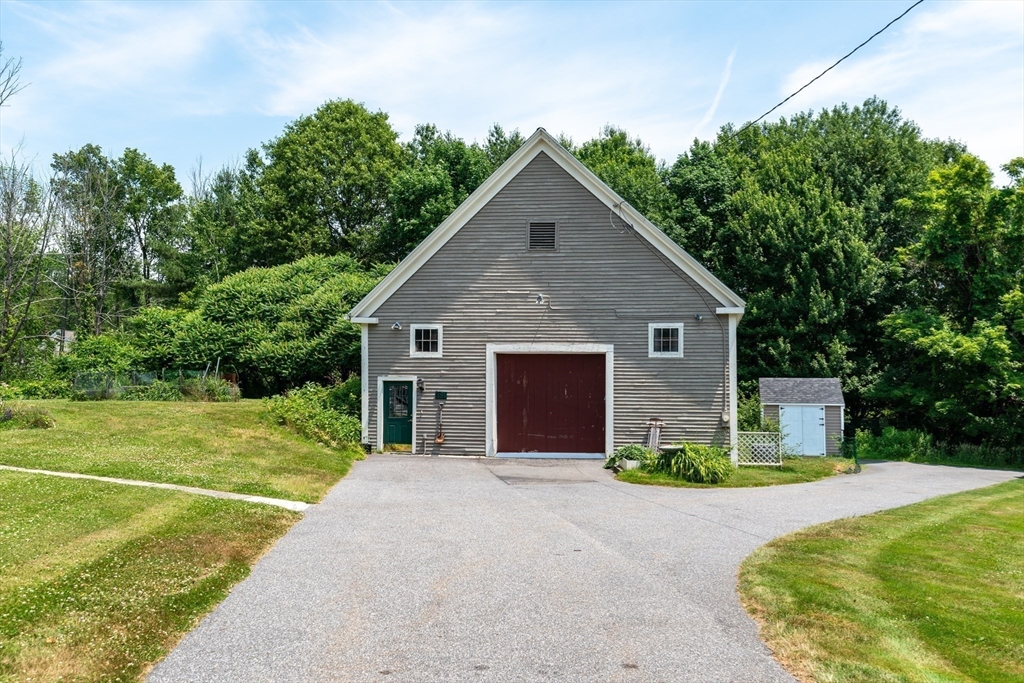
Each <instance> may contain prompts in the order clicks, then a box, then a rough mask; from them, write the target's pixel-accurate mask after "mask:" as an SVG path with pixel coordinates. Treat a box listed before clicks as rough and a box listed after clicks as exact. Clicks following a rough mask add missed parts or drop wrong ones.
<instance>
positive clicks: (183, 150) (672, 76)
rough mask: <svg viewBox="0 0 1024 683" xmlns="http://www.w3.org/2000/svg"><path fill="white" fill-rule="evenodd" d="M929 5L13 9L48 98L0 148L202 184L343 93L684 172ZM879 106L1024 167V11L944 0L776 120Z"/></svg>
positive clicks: (470, 126)
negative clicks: (124, 158) (613, 144)
mask: <svg viewBox="0 0 1024 683" xmlns="http://www.w3.org/2000/svg"><path fill="white" fill-rule="evenodd" d="M909 5H910V0H903V1H900V2H828V3H810V2H779V3H775V2H752V3H746V2H734V3H729V2H716V3H702V2H688V3H668V2H660V3H628V4H620V3H612V2H608V3H597V4H588V3H487V4H479V3H458V4H453V3H440V4H428V3H416V4H405V3H394V2H391V3H365V4H360V3H339V4H333V3H325V2H289V3H249V2H219V3H217V2H215V3H158V2H148V3H117V2H104V3H75V4H65V3H57V2H47V3H30V2H20V1H12V0H0V39H2V40H3V43H4V48H5V49H4V51H5V53H6V55H10V56H18V57H21V58H22V59H23V64H24V66H23V74H22V75H23V81H25V82H28V83H29V85H28V87H27V88H26V89H25V90H24V91H23V92H21V93H19V94H18V95H15V96H14V97H13V98H12V99H11V100H10V101H9V103H8V104H9V106H5V107H4V108H3V109H2V110H0V151H2V152H3V153H4V154H5V155H9V154H10V151H11V149H12V148H13V147H16V146H20V149H21V153H22V154H23V155H25V156H26V157H27V158H28V159H30V160H33V161H34V162H35V163H36V164H37V166H39V168H40V169H43V168H44V167H45V166H46V164H48V163H49V159H50V156H51V155H52V154H53V153H54V152H63V151H67V150H68V149H72V148H78V147H80V146H81V145H83V144H85V143H88V142H92V143H96V144H99V145H101V146H102V147H103V148H104V149H105V150H107V151H108V153H112V154H120V152H121V151H123V149H124V148H125V147H136V148H138V149H140V150H141V151H143V152H145V153H146V154H148V155H149V156H150V157H151V158H153V159H154V160H156V161H158V162H167V163H170V164H172V165H173V166H174V167H175V168H176V169H177V172H178V176H179V178H180V179H181V180H182V181H183V182H186V179H187V177H188V173H189V169H190V168H192V167H194V166H195V164H196V162H197V160H198V159H200V158H202V160H203V167H204V169H206V170H207V171H209V170H213V169H215V168H217V167H220V166H221V165H224V164H231V163H234V162H237V160H239V159H240V158H241V157H242V155H243V154H244V153H245V150H246V149H248V148H251V147H256V146H258V145H259V144H260V143H262V142H265V141H267V140H269V139H271V138H273V137H275V136H276V135H278V134H279V133H280V132H281V130H282V128H283V127H284V125H285V124H286V123H287V122H288V121H290V120H292V119H294V118H295V117H297V116H300V115H302V114H309V113H311V112H313V111H314V110H315V109H316V107H317V106H318V105H319V104H321V103H322V102H324V101H325V100H328V99H333V98H352V99H355V100H357V101H361V102H364V103H365V104H366V105H367V106H368V107H370V108H371V109H382V110H384V111H386V112H388V113H389V114H390V116H391V121H392V123H393V125H394V126H395V128H396V129H397V130H398V131H399V133H400V134H401V135H402V137H403V139H408V138H409V136H410V135H411V134H412V131H413V126H414V125H415V124H417V123H424V122H432V123H436V124H437V125H438V126H439V127H441V128H442V129H449V130H451V131H452V132H454V133H455V134H457V135H459V136H461V137H463V138H466V139H467V140H473V139H476V140H482V139H483V138H484V136H485V135H486V132H487V129H488V127H489V126H490V125H491V124H492V123H494V122H498V123H501V124H502V125H503V126H505V127H506V128H519V129H520V130H521V131H523V132H524V133H527V134H528V133H530V132H532V131H533V130H534V129H535V128H536V127H537V126H544V127H545V128H547V129H548V130H549V131H551V132H553V133H566V134H568V135H570V136H571V137H572V138H573V139H574V140H576V141H583V140H586V139H588V138H591V137H593V136H595V135H596V134H597V133H598V132H599V131H600V129H601V127H602V126H604V125H605V124H608V123H611V124H615V125H618V126H621V127H624V128H626V129H627V130H628V131H630V133H632V134H633V135H637V136H639V137H640V138H642V139H643V140H644V142H646V143H647V144H648V145H650V147H651V149H652V151H653V152H654V153H655V154H657V155H658V156H659V157H660V158H663V159H666V160H669V161H672V160H674V159H675V158H676V156H677V155H678V154H679V153H680V152H683V151H684V150H685V149H686V148H687V147H688V146H689V145H690V143H691V142H692V140H693V139H694V138H695V137H699V138H710V137H713V135H714V133H715V131H716V130H717V128H718V127H719V126H720V125H722V124H724V123H727V122H739V123H741V122H743V121H746V120H749V119H751V118H754V117H756V116H758V115H760V114H761V113H762V112H764V111H765V110H766V109H768V108H769V107H771V106H772V105H774V104H775V103H777V102H778V101H779V100H781V99H782V98H783V97H784V96H785V95H788V94H789V93H790V92H792V91H793V90H795V89H796V88H797V87H799V86H800V85H802V84H803V83H804V82H806V81H807V80H809V79H810V78H811V77H812V76H813V75H815V74H817V73H818V72H819V71H821V70H822V69H823V68H824V67H825V66H827V65H828V64H830V63H831V62H832V61H834V60H835V59H837V58H838V57H840V56H842V55H843V54H845V53H846V52H847V51H849V50H850V49H851V48H852V47H853V46H855V45H857V44H858V43H860V42H861V41H862V40H863V39H865V38H866V37H867V36H869V35H870V34H871V33H873V32H874V31H876V30H877V29H878V28H880V27H881V26H883V25H884V24H885V23H886V22H888V21H889V20H890V19H892V18H893V17H895V16H896V15H897V14H899V13H900V12H902V11H903V9H905V8H906V7H907V6H909ZM871 95H879V96H881V97H883V98H885V99H887V100H888V101H889V102H891V103H892V104H895V105H897V106H899V107H900V108H901V109H902V110H903V112H904V113H905V115H906V116H908V117H909V118H912V119H914V120H915V121H917V122H918V124H919V125H920V126H921V128H922V129H923V130H924V133H925V134H926V135H928V136H932V137H940V138H947V137H954V138H957V139H960V140H962V141H964V142H965V143H966V144H967V145H968V147H969V148H970V149H971V151H973V152H974V153H976V154H978V155H979V156H981V157H982V158H983V159H985V161H987V162H988V163H989V164H990V165H991V166H992V167H993V169H994V170H995V167H997V166H998V165H1000V164H1003V163H1005V162H1006V161H1007V160H1009V159H1010V158H1012V157H1014V156H1021V155H1024V2H1017V1H1003V2H970V3H968V2H939V1H937V0H929V1H928V2H925V3H924V4H922V5H921V6H920V7H918V8H916V9H915V10H914V11H912V12H911V13H910V14H909V15H907V17H905V18H904V19H903V20H902V21H901V22H899V23H897V24H896V25H894V26H893V27H892V28H890V29H889V31H888V32H886V33H885V34H883V35H882V36H880V37H879V38H876V39H875V41H873V42H872V43H871V44H870V45H868V46H867V47H865V48H864V49H862V50H861V51H860V52H858V53H857V54H856V55H854V57H852V58H851V59H850V60H848V61H847V62H845V63H844V64H842V65H841V66H840V67H838V68H837V69H835V70H834V71H832V72H831V73H829V74H828V75H827V76H826V77H825V78H823V79H822V80H821V81H819V82H817V83H815V84H814V85H813V86H811V88H809V89H808V90H806V91H804V92H803V93H801V94H800V95H799V96H798V97H797V98H795V99H794V100H792V101H791V102H790V103H789V104H788V105H787V106H786V107H784V108H783V109H780V110H779V111H777V112H775V114H773V115H772V117H773V118H777V117H778V116H780V115H787V114H791V113H793V112H795V111H800V110H807V109H811V108H813V109H820V108H821V107H825V106H832V105H834V104H837V103H839V102H842V101H847V102H850V103H859V102H861V101H863V100H864V99H865V98H867V97H869V96H871Z"/></svg>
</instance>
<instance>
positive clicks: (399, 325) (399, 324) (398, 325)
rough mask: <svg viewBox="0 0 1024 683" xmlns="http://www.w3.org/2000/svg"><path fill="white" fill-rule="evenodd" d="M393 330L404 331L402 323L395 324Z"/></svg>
mask: <svg viewBox="0 0 1024 683" xmlns="http://www.w3.org/2000/svg"><path fill="white" fill-rule="evenodd" d="M391 329H393V330H400V329H402V323H395V324H394V325H392V326H391Z"/></svg>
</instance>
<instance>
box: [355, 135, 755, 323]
mask: <svg viewBox="0 0 1024 683" xmlns="http://www.w3.org/2000/svg"><path fill="white" fill-rule="evenodd" d="M542 152H543V153H545V154H547V155H548V157H550V158H551V159H552V160H553V161H554V162H555V163H557V164H558V165H559V166H561V167H562V168H563V169H564V170H565V171H566V172H567V173H568V174H569V175H571V176H572V177H573V178H575V179H576V180H577V181H578V182H579V183H580V184H581V185H583V186H584V187H585V188H587V189H588V190H589V191H590V192H591V194H593V195H594V196H595V197H597V198H598V199H599V200H600V201H602V202H603V203H604V204H605V205H606V206H608V208H609V209H613V210H615V211H617V212H618V213H619V215H620V216H622V217H623V219H624V220H626V221H628V222H629V223H631V224H632V225H633V228H634V229H635V230H636V231H637V233H639V235H640V237H641V238H643V239H646V240H647V241H648V242H649V243H650V244H651V245H653V246H654V247H655V248H656V249H657V250H658V251H660V252H661V253H662V254H663V255H664V256H665V257H666V258H668V259H669V261H671V262H672V263H673V264H674V265H675V266H676V267H677V268H679V269H680V270H681V271H682V272H684V273H686V274H687V275H689V276H690V277H691V278H693V280H694V281H695V282H697V283H698V284H699V285H701V286H702V287H703V288H704V289H705V290H706V291H707V292H708V293H710V294H711V295H712V296H713V297H714V298H715V299H717V300H718V301H719V302H720V303H721V304H723V305H724V306H728V307H742V306H744V305H745V303H744V301H743V299H741V298H740V297H739V296H738V295H737V294H736V293H735V292H733V291H732V290H731V289H729V288H728V287H726V286H725V284H724V283H723V282H722V281H721V280H719V279H718V278H716V277H715V276H714V275H712V274H711V272H710V271H709V270H708V269H707V268H705V267H704V266H703V265H701V264H700V263H699V262H698V261H697V260H696V259H695V258H693V257H692V256H690V255H689V254H688V253H686V251H685V250H683V248H682V247H680V246H679V245H678V244H676V243H675V242H673V241H672V240H670V239H669V238H668V237H667V236H666V235H665V233H663V232H662V231H661V230H660V229H658V227H657V226H655V225H654V224H653V223H651V222H650V221H649V220H647V218H645V217H644V216H642V215H641V214H640V213H639V212H638V211H637V210H636V209H634V208H633V207H631V206H630V205H629V204H628V203H626V201H625V200H624V199H623V198H622V197H620V196H619V195H618V194H616V193H615V191H614V190H612V189H611V188H610V187H608V186H607V185H606V184H604V183H603V182H602V181H601V180H600V179H599V178H598V177H597V176H596V175H594V174H593V173H592V172H591V171H590V170H589V169H588V168H587V167H585V166H584V165H583V164H582V163H580V162H579V160H578V159H576V157H574V156H573V155H572V154H570V153H569V152H568V151H566V150H565V149H564V148H563V147H562V146H561V145H560V144H558V141H557V140H555V139H554V138H553V137H551V135H550V134H549V133H548V132H547V131H546V130H544V129H543V128H538V129H537V131H536V132H535V133H534V134H533V135H531V136H530V138H529V139H528V140H527V141H526V142H525V143H523V146H522V147H520V148H519V149H518V150H516V152H515V153H514V154H513V155H512V156H511V157H509V158H508V160H507V161H506V162H505V163H504V164H502V165H501V166H500V167H499V168H498V170H496V171H495V172H494V173H492V174H491V175H490V177H489V178H487V180H485V181H484V182H483V183H482V184H481V185H480V187H478V188H477V189H476V190H475V191H474V192H473V194H471V195H470V196H469V197H468V198H467V199H466V201H464V202H463V203H462V204H460V205H459V206H458V208H456V209H455V211H453V212H452V213H451V215H449V216H448V218H446V219H445V220H444V221H443V222H442V223H441V224H440V225H439V226H437V228H435V229H434V231H433V232H431V233H430V234H429V235H428V236H427V238H426V239H424V240H423V241H422V242H420V244H419V246H417V247H416V248H415V249H413V250H412V252H411V253H410V254H409V255H408V256H406V257H405V259H404V260H403V261H402V262H401V263H399V264H398V266H397V267H395V269H394V270H392V271H391V272H390V273H388V275H387V277H385V278H384V279H383V280H381V281H380V282H379V283H378V284H377V286H376V287H374V288H373V290H372V291H371V292H370V293H369V294H367V295H366V296H365V297H364V298H363V300H362V301H360V302H359V303H358V304H356V306H355V308H353V309H352V311H351V312H350V315H351V317H352V318H359V317H361V316H368V315H372V314H373V313H374V312H375V311H376V310H377V309H378V308H379V307H380V305H381V304H383V303H384V302H385V301H387V299H388V298H389V297H390V296H391V295H392V294H394V293H395V292H396V291H397V290H398V288H399V287H401V286H402V285H403V284H405V283H406V282H407V281H408V280H409V278H410V277H412V275H413V274H414V273H415V272H416V271H417V270H419V269H420V268H421V267H422V266H423V265H424V264H425V263H426V262H427V261H428V260H430V258H431V257H432V256H433V255H434V254H436V253H437V252H438V251H439V250H440V249H441V247H443V246H444V245H445V243H447V242H448V240H449V239H451V238H452V237H453V236H454V235H455V234H456V233H457V232H458V231H459V230H461V229H462V226H464V225H465V224H466V223H468V222H469V220H470V219H471V218H473V216H475V215H476V214H477V212H478V211H480V209H482V208H483V207H484V205H486V204H487V202H489V201H490V200H491V199H492V198H493V197H494V196H495V195H496V194H497V193H498V192H500V191H501V190H502V188H504V187H505V185H507V184H508V183H509V182H510V181H511V180H512V179H513V178H515V177H516V175H518V174H519V172H520V171H522V170H523V169H524V168H525V167H526V166H527V164H529V163H530V162H531V161H533V160H534V159H535V158H536V157H537V155H539V154H540V153H542Z"/></svg>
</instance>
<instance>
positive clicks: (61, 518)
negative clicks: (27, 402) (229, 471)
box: [0, 471, 300, 681]
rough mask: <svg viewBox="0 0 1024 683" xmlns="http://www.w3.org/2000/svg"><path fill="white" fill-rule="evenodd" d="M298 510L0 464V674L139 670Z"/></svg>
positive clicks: (32, 676)
mask: <svg viewBox="0 0 1024 683" xmlns="http://www.w3.org/2000/svg"><path fill="white" fill-rule="evenodd" d="M299 518H300V515H299V514H298V513H294V512H289V511H287V510H282V509H279V508H273V507H269V506H263V505H254V504H249V503H242V502H237V501H230V500H220V499H215V498H207V497H203V496H193V495H188V494H184V493H178V492H175V491H167V490H159V489H145V488H136V487H132V486H121V485H118V484H106V483H102V482H96V481H85V480H73V479H65V478H58V477H50V476H46V475H31V474H22V473H18V472H9V471H7V472H0V680H3V681H58V680H64V681H94V680H110V681H133V680H137V679H139V678H140V677H141V676H142V675H144V673H145V672H146V671H147V670H148V668H149V666H150V664H151V663H152V662H154V661H156V660H157V659H159V658H161V657H162V656H163V655H164V654H166V653H167V652H168V651H169V649H170V648H171V647H173V646H174V644H175V643H177V641H178V640H179V639H180V637H181V636H182V635H184V634H185V633H186V632H187V631H189V630H190V629H191V628H192V627H193V626H194V625H195V623H196V622H197V621H198V619H199V618H200V617H201V616H202V615H204V614H206V613H207V612H208V611H209V610H210V609H212V608H213V607H214V606H215V605H216V604H217V603H219V602H220V601H221V600H222V599H223V598H224V597H225V596H226V595H227V592H228V590H229V589H230V588H231V586H233V585H234V584H235V583H237V582H238V581H240V580H242V579H243V578H245V577H246V576H247V575H248V573H249V568H250V567H251V566H252V564H253V563H255V561H256V560H257V559H258V558H259V557H260V556H261V555H262V554H263V553H264V552H265V551H266V549H268V548H269V547H270V546H271V545H272V544H273V543H274V542H275V541H276V540H277V539H278V538H279V537H280V536H281V535H282V534H284V532H285V531H287V529H288V528H289V527H290V526H291V525H292V524H293V523H294V522H295V521H297V520H298V519H299Z"/></svg>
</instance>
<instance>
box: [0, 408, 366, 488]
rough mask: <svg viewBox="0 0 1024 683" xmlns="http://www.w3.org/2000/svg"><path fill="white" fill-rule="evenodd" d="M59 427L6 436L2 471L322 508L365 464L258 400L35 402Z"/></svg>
mask: <svg viewBox="0 0 1024 683" xmlns="http://www.w3.org/2000/svg"><path fill="white" fill-rule="evenodd" d="M22 405H25V406H38V407H42V408H45V409H46V410H47V411H48V412H49V413H50V414H51V415H52V416H53V418H54V419H55V420H56V423H57V424H56V427H54V428H53V429H10V430H3V431H0V464H2V465H15V466H18V467H30V468H35V469H48V470H57V471H62V472H81V473H84V474H96V475H100V476H105V477H120V478H124V479H140V480H143V481H154V482H162V483H169V484H184V485H187V486H198V487H201V488H208V489H216V490H220V491H233V492H236V493H245V494H250V495H260V496H270V497H274V498H288V499H293V500H301V501H305V502H308V503H315V502H317V501H318V500H320V498H322V497H323V495H324V493H326V492H327V490H328V489H329V488H330V487H331V486H332V485H333V484H334V483H335V482H337V481H338V480H339V479H340V478H341V477H342V476H344V475H345V473H346V472H347V471H348V469H349V467H350V466H351V464H352V461H353V460H354V459H355V458H357V457H360V455H361V454H360V452H359V451H358V450H357V449H354V448H353V449H348V450H345V451H339V450H336V449H331V448H327V447H325V446H321V445H319V444H315V443H312V442H310V441H308V440H306V439H304V438H302V437H300V436H298V435H296V434H293V433H291V432H290V431H288V430H286V429H285V428H283V427H279V426H277V425H275V424H273V423H272V422H271V421H270V418H269V417H268V416H267V412H266V410H265V409H264V407H263V404H262V402H260V401H239V402H237V403H184V402H136V401H85V402H72V401H62V400H54V401H31V402H28V401H26V402H24V403H23V404H22Z"/></svg>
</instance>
